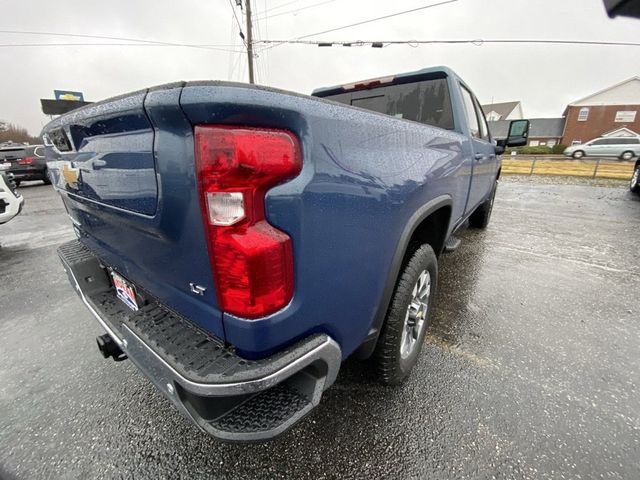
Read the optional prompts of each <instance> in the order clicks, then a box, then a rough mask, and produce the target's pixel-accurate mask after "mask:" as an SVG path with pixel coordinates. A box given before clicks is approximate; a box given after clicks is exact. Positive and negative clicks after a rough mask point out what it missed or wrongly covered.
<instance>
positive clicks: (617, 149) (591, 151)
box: [564, 137, 640, 160]
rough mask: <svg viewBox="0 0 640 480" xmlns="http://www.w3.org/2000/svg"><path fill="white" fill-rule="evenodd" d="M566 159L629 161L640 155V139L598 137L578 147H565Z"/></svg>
mask: <svg viewBox="0 0 640 480" xmlns="http://www.w3.org/2000/svg"><path fill="white" fill-rule="evenodd" d="M564 154H565V155H566V156H568V157H573V158H582V157H618V158H620V159H622V160H631V159H632V158H633V157H637V156H638V155H639V154H640V137H600V138H595V139H593V140H591V141H588V142H587V143H582V144H580V145H571V146H570V147H567V148H566V149H565V151H564Z"/></svg>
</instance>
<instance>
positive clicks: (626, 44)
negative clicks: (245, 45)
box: [254, 38, 640, 47]
mask: <svg viewBox="0 0 640 480" xmlns="http://www.w3.org/2000/svg"><path fill="white" fill-rule="evenodd" d="M254 43H261V44H276V45H283V44H293V45H296V44H297V45H318V46H322V47H330V46H333V45H342V46H345V47H361V46H366V45H371V46H374V47H383V46H388V45H409V46H412V47H417V46H419V45H431V44H473V45H476V46H478V47H479V46H482V45H484V44H541V45H604V46H621V47H640V43H636V42H617V41H610V42H609V41H591V40H539V39H482V38H477V39H472V40H374V41H372V40H366V41H365V40H356V41H326V40H325V41H317V40H255V41H254Z"/></svg>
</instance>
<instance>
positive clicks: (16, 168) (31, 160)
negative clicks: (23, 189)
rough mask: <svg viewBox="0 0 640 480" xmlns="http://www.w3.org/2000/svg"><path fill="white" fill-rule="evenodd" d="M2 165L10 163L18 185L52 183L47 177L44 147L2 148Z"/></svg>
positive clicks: (0, 154) (19, 146)
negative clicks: (26, 182) (25, 182)
mask: <svg viewBox="0 0 640 480" xmlns="http://www.w3.org/2000/svg"><path fill="white" fill-rule="evenodd" d="M0 163H9V164H11V168H10V169H9V171H10V172H11V173H13V175H14V177H15V181H16V184H17V185H18V186H20V182H23V181H26V180H42V181H43V182H44V183H45V184H49V183H51V181H50V180H49V177H48V175H47V163H46V160H45V151H44V145H14V146H10V147H4V148H0Z"/></svg>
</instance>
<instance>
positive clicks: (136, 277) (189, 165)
mask: <svg viewBox="0 0 640 480" xmlns="http://www.w3.org/2000/svg"><path fill="white" fill-rule="evenodd" d="M180 92H181V85H180V86H177V87H176V88H169V89H162V90H152V91H149V93H144V94H139V95H137V97H140V98H144V106H145V120H146V122H147V124H148V125H149V127H148V128H149V132H150V135H151V138H153V145H150V146H149V151H155V155H154V156H152V160H153V162H154V164H155V168H153V169H152V170H153V172H154V173H153V176H152V179H153V183H154V184H156V183H157V186H158V187H157V191H158V192H159V195H158V201H157V202H156V201H155V198H154V202H153V203H154V205H153V211H154V212H155V213H154V214H153V215H142V214H140V213H137V212H136V211H134V210H133V209H130V210H127V209H124V208H118V207H119V206H116V205H113V202H108V201H104V199H101V198H92V197H90V196H88V195H84V196H83V195H79V194H77V193H76V191H75V190H73V189H71V188H70V187H69V185H68V183H67V179H65V177H73V173H69V172H70V171H71V172H72V171H73V167H72V166H70V165H73V164H74V162H76V159H77V158H79V157H80V158H81V156H82V155H83V153H76V152H71V153H68V154H59V155H56V156H52V157H48V159H51V160H50V161H49V162H48V167H49V170H50V172H51V173H52V174H53V176H54V178H55V186H56V188H57V189H58V191H59V192H60V193H61V194H62V196H63V200H64V202H65V205H66V207H67V211H68V212H69V214H70V216H71V217H72V218H74V220H75V221H76V222H77V223H78V224H79V225H80V229H81V231H82V232H83V237H82V241H83V242H84V243H85V244H86V245H87V246H88V247H89V248H91V249H92V250H93V251H94V252H96V253H97V254H98V255H99V256H100V258H101V259H102V260H103V262H104V263H105V264H107V265H109V266H111V267H113V268H114V269H115V270H117V271H118V272H120V273H121V274H122V275H124V276H125V277H126V278H127V279H129V280H130V281H132V282H134V284H136V285H139V286H141V287H144V289H145V290H147V291H148V292H150V293H151V294H152V295H154V296H155V297H157V298H159V299H162V302H163V303H165V304H167V305H168V306H170V307H171V308H173V309H174V310H175V311H177V312H178V313H180V314H182V315H184V316H186V317H187V318H190V319H191V320H192V321H194V322H195V323H196V324H198V325H200V326H201V327H202V328H204V329H206V330H208V331H210V332H212V333H213V334H215V335H216V336H218V337H220V338H224V329H223V326H222V314H221V312H220V311H219V309H218V306H217V299H216V294H215V288H214V284H213V276H212V273H211V268H210V267H209V257H208V254H207V247H206V243H205V239H204V229H203V224H202V217H201V214H200V205H199V201H198V194H197V189H196V183H195V173H194V171H195V170H194V147H193V129H192V127H191V124H190V123H189V122H187V121H186V119H185V117H184V114H183V113H182V110H181V109H180V107H179V102H178V100H179V96H180ZM127 100H128V99H127V98H126V97H125V98H124V99H122V100H119V99H116V100H114V101H108V102H106V104H105V103H103V104H98V105H97V106H95V105H92V106H91V107H93V108H91V111H90V113H88V112H85V115H81V114H80V113H82V111H83V110H84V109H82V110H80V111H79V112H80V113H78V114H76V115H75V116H72V117H71V119H70V120H69V122H65V123H64V126H65V128H67V129H69V126H71V128H73V126H74V125H75V123H76V121H77V119H78V118H83V117H85V116H91V121H92V122H94V124H96V123H99V122H100V119H101V117H100V115H101V112H103V111H107V112H111V111H114V110H115V111H119V109H118V104H119V103H121V102H122V101H125V102H126V101H127ZM140 101H142V100H140ZM62 118H66V117H62ZM59 120H60V119H57V120H56V121H54V122H52V123H51V124H49V125H48V126H47V127H45V132H47V131H50V130H51V129H55V128H60V125H59V123H58V122H59ZM138 132H139V130H134V132H132V134H131V135H128V134H127V132H118V133H109V134H107V135H106V139H105V137H101V140H99V141H96V142H95V143H93V142H85V144H86V145H87V146H88V145H94V146H95V147H96V148H94V151H96V152H97V155H98V156H99V155H102V152H101V150H100V148H108V147H110V146H112V145H113V142H114V140H113V139H114V138H116V137H117V141H118V142H120V144H122V148H123V150H124V149H126V146H125V145H127V144H128V142H127V138H128V139H130V141H131V142H130V144H129V145H130V148H131V149H132V150H135V149H136V148H137V147H136V146H137V145H139V141H140V137H139V136H138ZM87 148H88V147H87ZM56 157H58V158H56ZM128 158H129V160H130V161H131V164H130V165H135V163H134V161H133V160H131V158H132V157H131V156H129V157H128ZM118 161H122V162H126V159H124V158H120V159H118ZM63 169H66V172H67V173H66V174H65V173H63ZM96 173H97V174H98V175H97V180H98V181H100V179H101V177H100V176H99V174H101V173H103V171H102V170H98V171H97V172H96ZM126 175H127V172H125V173H123V175H122V176H121V177H120V181H121V182H123V183H126V182H128V181H129V180H130V179H129V178H127V177H126ZM154 197H155V195H154ZM184 252H188V254H185V253H184ZM191 282H193V283H196V284H197V285H200V286H203V287H205V288H206V290H205V292H204V295H203V296H199V295H194V294H193V293H191V291H190V288H189V283H191Z"/></svg>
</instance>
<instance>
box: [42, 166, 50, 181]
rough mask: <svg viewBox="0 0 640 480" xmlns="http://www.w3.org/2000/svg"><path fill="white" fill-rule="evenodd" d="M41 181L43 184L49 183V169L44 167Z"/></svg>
mask: <svg viewBox="0 0 640 480" xmlns="http://www.w3.org/2000/svg"><path fill="white" fill-rule="evenodd" d="M42 181H43V182H44V184H45V185H51V179H50V178H49V171H48V170H47V169H45V171H44V174H43V175H42Z"/></svg>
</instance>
